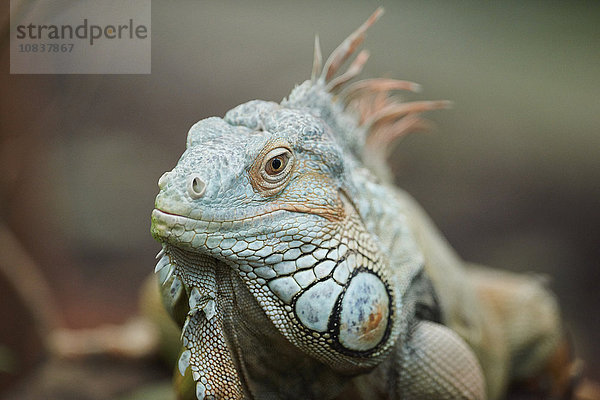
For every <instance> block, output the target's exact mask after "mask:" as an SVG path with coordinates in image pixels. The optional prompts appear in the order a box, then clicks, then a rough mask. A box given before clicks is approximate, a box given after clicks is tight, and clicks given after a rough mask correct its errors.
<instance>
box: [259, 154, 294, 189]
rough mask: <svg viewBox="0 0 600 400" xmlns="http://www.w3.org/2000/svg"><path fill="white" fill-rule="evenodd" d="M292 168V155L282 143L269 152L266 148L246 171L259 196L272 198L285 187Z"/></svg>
mask: <svg viewBox="0 0 600 400" xmlns="http://www.w3.org/2000/svg"><path fill="white" fill-rule="evenodd" d="M293 166H294V155H293V153H292V150H291V149H290V148H289V147H288V146H286V145H284V144H283V143H282V144H280V145H279V146H278V147H270V150H269V147H267V148H265V149H263V151H262V152H261V154H259V156H258V157H257V159H256V161H255V163H254V165H253V166H252V167H251V168H250V170H249V171H248V172H249V174H250V181H251V183H252V186H253V187H254V189H255V190H257V191H258V192H260V193H261V194H263V195H265V196H272V195H274V194H276V193H278V192H279V191H280V190H282V189H283V188H284V187H285V185H286V183H287V182H288V181H289V178H290V175H291V172H292V169H293Z"/></svg>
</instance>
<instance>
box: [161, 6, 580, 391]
mask: <svg viewBox="0 0 600 400" xmlns="http://www.w3.org/2000/svg"><path fill="white" fill-rule="evenodd" d="M381 13H382V10H381V9H379V10H377V11H376V12H375V13H374V14H373V15H372V16H371V17H370V18H369V19H368V20H367V21H366V22H365V23H364V24H363V25H362V26H361V27H359V28H358V29H357V30H356V31H355V32H354V33H352V34H351V35H350V36H349V37H348V38H347V39H346V40H345V41H344V42H343V43H342V44H341V45H340V46H339V47H338V48H337V49H336V50H335V51H334V52H333V53H332V54H331V56H330V57H329V58H328V60H327V61H326V62H325V63H324V65H323V66H322V65H321V60H322V59H321V52H320V48H319V42H318V39H317V40H316V42H315V58H314V64H313V73H312V78H311V79H310V80H308V81H306V82H304V83H302V84H301V85H299V86H297V87H296V88H295V89H294V90H293V91H292V92H291V94H290V95H289V97H288V98H286V99H284V100H283V101H282V102H281V103H279V104H278V103H275V102H269V101H260V100H254V101H250V102H247V103H245V104H242V105H240V106H238V107H235V108H234V109H232V110H230V111H229V112H227V113H226V115H225V117H224V118H222V119H221V118H216V117H213V118H207V119H204V120H201V121H200V122H198V123H196V124H195V125H194V126H193V127H192V128H191V129H190V131H189V133H188V137H187V148H186V150H185V152H184V153H183V155H182V156H181V159H180V160H179V162H178V163H177V165H176V166H175V168H174V169H173V170H172V171H170V172H167V173H165V174H164V175H163V176H162V177H161V178H160V180H159V182H158V185H159V188H160V193H159V194H158V196H157V198H156V203H155V210H154V211H153V212H152V235H153V236H154V237H155V238H156V239H157V240H158V241H159V242H161V243H162V250H161V252H160V253H159V255H158V256H157V258H158V259H159V261H158V264H157V266H156V272H158V274H159V278H160V279H159V280H160V282H161V283H162V285H163V290H162V292H163V301H164V303H165V305H166V308H167V310H168V311H169V312H170V313H171V315H172V316H173V317H174V318H175V320H176V321H178V322H179V323H180V324H181V325H182V334H181V338H182V343H183V348H182V351H181V354H180V357H179V362H178V370H179V372H178V373H180V374H181V375H182V376H186V377H188V378H186V379H193V382H194V386H195V396H196V397H197V399H198V400H202V399H242V398H247V399H333V398H336V397H337V398H347V397H345V396H346V394H347V393H353V395H352V396H353V398H360V399H458V398H460V399H485V398H489V399H498V398H501V397H503V396H505V395H506V391H507V387H508V385H509V384H510V383H511V382H515V381H527V382H529V383H531V382H538V383H540V382H541V383H540V385H539V386H540V387H542V389H544V390H545V391H544V392H543V393H544V396H548V397H550V396H554V397H556V398H558V397H559V396H566V390H567V389H568V380H569V377H570V376H569V374H570V373H571V372H570V371H571V370H570V369H569V368H570V365H571V364H570V360H569V356H568V355H566V352H565V350H564V349H565V346H564V343H565V339H564V333H563V330H562V328H561V324H560V318H559V311H558V308H557V305H556V302H555V299H554V297H553V295H552V294H550V293H549V292H548V291H547V290H546V289H545V287H544V285H543V284H542V282H540V280H539V279H536V278H534V277H531V276H525V275H517V274H512V273H508V272H499V271H494V270H489V269H485V268H483V267H478V266H471V265H467V264H466V263H465V262H463V261H462V260H461V259H460V258H458V257H457V255H456V254H455V253H454V252H453V250H452V249H451V248H450V247H449V245H448V244H447V243H446V242H445V241H444V239H443V238H442V237H441V235H440V233H439V232H438V231H437V230H436V229H435V228H434V226H433V225H432V223H431V222H430V221H429V219H428V218H427V216H426V215H425V214H424V213H423V211H422V210H421V209H420V208H419V206H418V205H417V204H415V202H414V201H413V200H412V199H411V198H410V197H409V196H408V195H407V194H406V193H404V192H403V191H401V190H399V189H398V188H396V187H394V186H393V184H392V180H391V179H390V175H391V174H390V172H389V170H388V169H387V167H386V165H385V159H386V157H387V155H388V149H389V148H390V144H391V143H392V142H393V141H394V140H395V139H396V138H398V137H400V136H403V135H405V134H406V133H407V132H409V131H414V130H416V129H421V128H423V127H424V121H423V120H422V119H420V117H419V115H420V114H421V113H423V112H424V111H427V110H432V109H437V108H443V107H446V106H447V102H439V101H438V102H425V101H423V102H408V103H401V102H399V101H397V100H396V99H394V97H392V96H390V95H389V93H390V91H394V90H410V91H415V90H416V89H417V88H418V86H417V85H416V84H414V83H411V82H406V81H397V80H391V79H368V80H362V81H357V82H354V83H348V82H349V81H350V80H352V79H353V78H354V77H355V76H356V75H358V74H359V72H360V71H361V69H362V66H363V64H364V63H365V61H366V59H367V58H368V53H367V52H366V51H362V52H360V53H359V54H358V55H357V56H356V58H355V60H354V61H353V62H352V63H351V64H350V66H349V68H348V69H347V71H346V72H344V73H342V74H339V75H338V74H337V73H338V71H339V69H340V67H341V66H342V64H344V62H345V61H346V60H347V59H348V58H349V57H350V56H351V55H352V54H353V53H354V51H355V50H356V48H357V47H358V45H359V44H360V43H361V42H362V41H363V39H364V36H365V31H366V30H367V28H368V27H369V26H371V25H372V24H373V23H374V22H375V21H376V20H377V19H378V17H379V16H380V15H381ZM179 379H180V380H181V379H182V378H179ZM536 379H537V381H536ZM184 381H185V380H184ZM182 386H185V385H182ZM344 391H345V392H344ZM342 393H346V394H342ZM179 396H180V398H184V397H186V394H185V390H183V389H181V388H180V395H179ZM192 396H193V394H192ZM548 397H546V398H548Z"/></svg>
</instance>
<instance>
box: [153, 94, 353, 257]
mask: <svg viewBox="0 0 600 400" xmlns="http://www.w3.org/2000/svg"><path fill="white" fill-rule="evenodd" d="M343 181H344V164H343V155H342V151H341V149H340V148H339V147H338V146H337V145H336V144H335V142H334V139H333V137H332V136H331V133H330V132H329V131H328V128H327V126H326V125H325V124H324V123H323V121H321V120H319V119H318V118H316V117H314V116H313V115H311V114H310V113H308V112H306V111H300V110H294V109H289V108H285V107H281V106H279V105H277V104H275V103H270V102H262V101H252V102H249V103H246V104H243V105H241V106H239V107H236V108H234V109H233V110H231V111H229V112H228V113H227V115H226V116H225V118H224V119H220V118H208V119H205V120H202V121H200V122H198V123H197V124H195V125H194V126H193V127H192V128H191V130H190V132H189V133H188V139H187V149H186V151H185V152H184V153H183V155H182V157H181V159H180V160H179V162H178V164H177V166H176V167H175V168H174V169H173V170H172V171H171V172H167V173H165V174H164V175H163V176H162V177H161V179H160V181H159V187H160V189H161V190H160V193H159V195H158V196H157V198H156V209H157V211H156V212H155V214H156V215H161V216H162V218H158V219H156V222H155V223H154V225H153V231H154V234H155V235H157V236H158V237H160V238H161V239H163V240H165V239H166V240H167V241H168V242H169V243H171V244H173V245H175V246H178V247H182V248H185V249H189V250H192V251H198V250H199V249H203V251H205V252H209V253H210V254H211V255H212V256H215V257H222V258H223V260H224V261H225V260H226V261H230V262H239V261H241V259H240V255H239V254H238V253H237V252H236V253H232V252H231V249H232V248H233V246H236V247H235V249H240V248H241V247H243V246H244V244H248V245H250V244H252V246H253V247H257V248H256V250H258V249H259V248H258V246H259V243H260V244H262V245H266V244H267V243H265V240H266V239H265V238H264V236H265V235H268V236H269V238H270V239H269V240H268V241H267V242H268V243H270V244H271V245H273V244H274V242H273V241H274V240H275V239H279V238H281V237H283V236H285V232H284V231H282V230H281V229H282V228H283V227H284V226H287V225H293V226H295V229H293V231H292V232H294V231H296V230H298V228H299V227H300V226H302V225H305V224H306V225H310V226H312V227H314V228H316V227H319V228H320V229H322V230H335V229H337V225H338V224H339V222H340V221H341V220H342V219H343V216H344V206H343V203H342V201H341V199H340V190H341V188H342V186H343ZM161 213H162V214H161ZM163 214H164V215H163ZM168 215H173V216H175V215H177V216H180V217H181V219H179V220H178V221H180V222H181V223H184V224H183V225H178V224H175V225H172V224H171V223H169V222H168V218H169V217H168ZM184 217H185V218H187V219H185V220H184V219H183V218H184ZM173 218H174V219H173V223H175V221H176V220H177V219H176V218H175V217H173ZM159 221H162V222H163V223H162V224H161V223H159ZM178 226H180V227H178ZM276 234H277V236H274V235H276ZM259 237H260V238H262V240H261V239H259ZM223 241H224V242H223ZM271 242H273V243H271ZM261 247H262V250H263V253H266V252H267V250H266V249H265V248H264V247H263V246H261ZM241 258H242V259H243V257H241ZM246 261H251V260H250V259H249V260H246ZM255 261H258V260H255Z"/></svg>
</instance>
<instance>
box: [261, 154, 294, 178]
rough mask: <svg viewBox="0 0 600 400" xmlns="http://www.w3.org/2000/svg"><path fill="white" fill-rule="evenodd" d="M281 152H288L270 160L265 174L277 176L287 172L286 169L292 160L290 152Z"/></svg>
mask: <svg viewBox="0 0 600 400" xmlns="http://www.w3.org/2000/svg"><path fill="white" fill-rule="evenodd" d="M276 150H277V149H276ZM281 150H286V152H284V153H283V154H279V155H276V156H274V157H272V158H270V159H269V160H267V163H266V164H265V172H266V173H267V174H269V175H271V176H273V175H277V174H279V173H281V172H282V171H283V170H285V167H286V166H287V163H288V161H289V159H290V154H289V151H287V149H281Z"/></svg>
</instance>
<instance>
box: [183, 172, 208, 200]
mask: <svg viewBox="0 0 600 400" xmlns="http://www.w3.org/2000/svg"><path fill="white" fill-rule="evenodd" d="M205 191H206V183H204V181H203V180H202V179H201V178H200V177H199V176H197V175H192V176H190V178H189V180H188V187H187V192H188V194H189V195H190V197H191V198H192V199H199V198H200V197H202V196H203V195H204V192H205Z"/></svg>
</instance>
